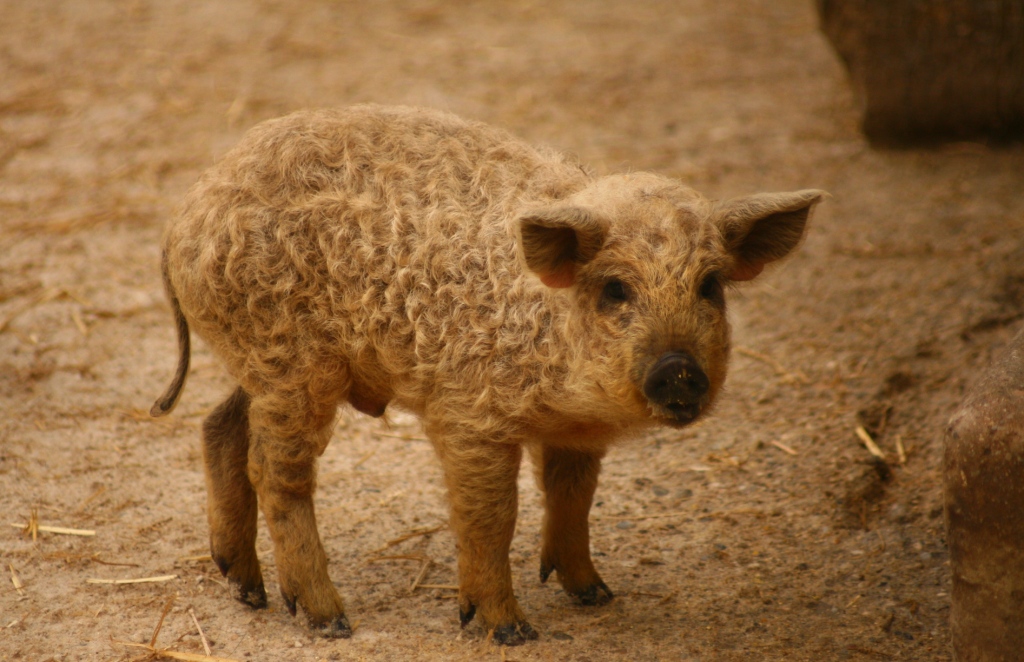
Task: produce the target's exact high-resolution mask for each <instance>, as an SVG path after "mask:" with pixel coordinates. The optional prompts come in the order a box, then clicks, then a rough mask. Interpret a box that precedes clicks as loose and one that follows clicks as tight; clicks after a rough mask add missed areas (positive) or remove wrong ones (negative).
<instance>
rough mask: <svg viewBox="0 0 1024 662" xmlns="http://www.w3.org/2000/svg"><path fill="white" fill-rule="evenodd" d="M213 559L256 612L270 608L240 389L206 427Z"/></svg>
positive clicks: (246, 417) (245, 403) (246, 405)
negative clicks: (258, 547) (259, 554)
mask: <svg viewBox="0 0 1024 662" xmlns="http://www.w3.org/2000/svg"><path fill="white" fill-rule="evenodd" d="M203 459H204V461H205V462H204V464H205V467H206V492H207V518H208V520H209V524H210V553H211V554H212V556H213V560H214V561H215V562H216V563H217V566H218V567H219V568H220V571H221V572H222V573H224V576H225V577H227V578H228V581H229V582H230V583H231V585H232V587H233V588H234V590H235V597H237V598H238V599H239V600H241V601H242V602H244V603H246V604H248V605H250V606H251V607H254V608H257V609H261V608H263V607H266V606H267V592H266V590H265V589H264V587H263V575H262V573H261V572H260V564H259V561H258V560H257V559H256V517H257V506H256V492H255V491H253V489H252V485H251V484H250V483H249V476H248V469H247V467H248V463H249V396H248V395H246V393H245V391H243V390H242V389H241V387H239V388H237V389H235V391H234V392H233V393H232V394H231V395H230V396H229V397H228V399H227V400H225V401H224V402H222V403H221V404H220V406H219V407H217V408H216V409H215V410H214V411H213V413H211V414H210V415H209V416H208V417H207V418H206V420H205V421H203Z"/></svg>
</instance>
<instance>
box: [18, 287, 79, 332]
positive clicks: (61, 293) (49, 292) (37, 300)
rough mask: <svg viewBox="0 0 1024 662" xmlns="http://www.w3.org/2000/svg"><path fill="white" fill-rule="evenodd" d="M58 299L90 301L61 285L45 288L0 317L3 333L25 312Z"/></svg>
mask: <svg viewBox="0 0 1024 662" xmlns="http://www.w3.org/2000/svg"><path fill="white" fill-rule="evenodd" d="M57 299H71V300H73V301H77V302H78V303H79V304H82V305H88V302H87V301H85V299H83V298H82V297H79V296H76V295H74V294H72V293H71V292H69V291H68V290H66V289H64V288H61V287H50V288H47V289H45V290H43V291H42V292H40V293H39V294H37V295H36V296H35V297H33V298H32V299H31V300H29V301H28V302H26V303H24V304H22V305H20V306H18V307H17V308H15V309H14V310H13V311H11V312H10V313H8V314H7V316H6V317H4V318H3V319H0V333H3V332H4V331H6V330H7V327H9V326H10V325H11V322H13V321H14V320H15V319H17V318H18V317H20V316H21V315H23V314H24V313H27V312H28V311H30V310H32V309H33V308H35V307H36V306H41V305H43V304H44V303H49V302H51V301H56V300H57ZM75 323H76V324H78V321H76V322H75ZM82 326H85V323H84V322H82ZM79 328H80V329H81V328H82V327H79ZM83 333H84V332H83Z"/></svg>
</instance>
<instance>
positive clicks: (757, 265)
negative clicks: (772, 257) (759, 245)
mask: <svg viewBox="0 0 1024 662" xmlns="http://www.w3.org/2000/svg"><path fill="white" fill-rule="evenodd" d="M762 271H764V262H740V263H739V264H737V265H736V266H735V267H733V270H732V271H730V272H729V280H754V279H755V278H757V277H758V276H759V275H761V272H762Z"/></svg>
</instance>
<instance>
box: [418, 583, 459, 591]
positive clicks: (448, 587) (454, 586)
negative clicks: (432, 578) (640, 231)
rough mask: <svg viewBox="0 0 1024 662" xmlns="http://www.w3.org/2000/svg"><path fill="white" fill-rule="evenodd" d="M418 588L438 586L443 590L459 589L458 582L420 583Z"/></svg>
mask: <svg viewBox="0 0 1024 662" xmlns="http://www.w3.org/2000/svg"><path fill="white" fill-rule="evenodd" d="M416 588H437V589H441V590H443V591H458V590H459V586H458V584H420V585H418V586H417V587H416Z"/></svg>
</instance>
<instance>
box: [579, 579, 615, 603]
mask: <svg viewBox="0 0 1024 662" xmlns="http://www.w3.org/2000/svg"><path fill="white" fill-rule="evenodd" d="M569 595H571V596H572V597H574V598H576V601H577V602H579V603H580V604H581V605H584V606H586V607H598V606H600V605H606V604H608V603H609V602H611V601H612V598H614V597H615V594H614V593H612V591H611V589H610V588H608V585H607V584H605V583H604V582H602V581H600V580H599V581H597V582H596V583H594V584H591V585H590V586H588V587H586V588H585V589H583V590H582V591H579V592H578V593H569Z"/></svg>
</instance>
